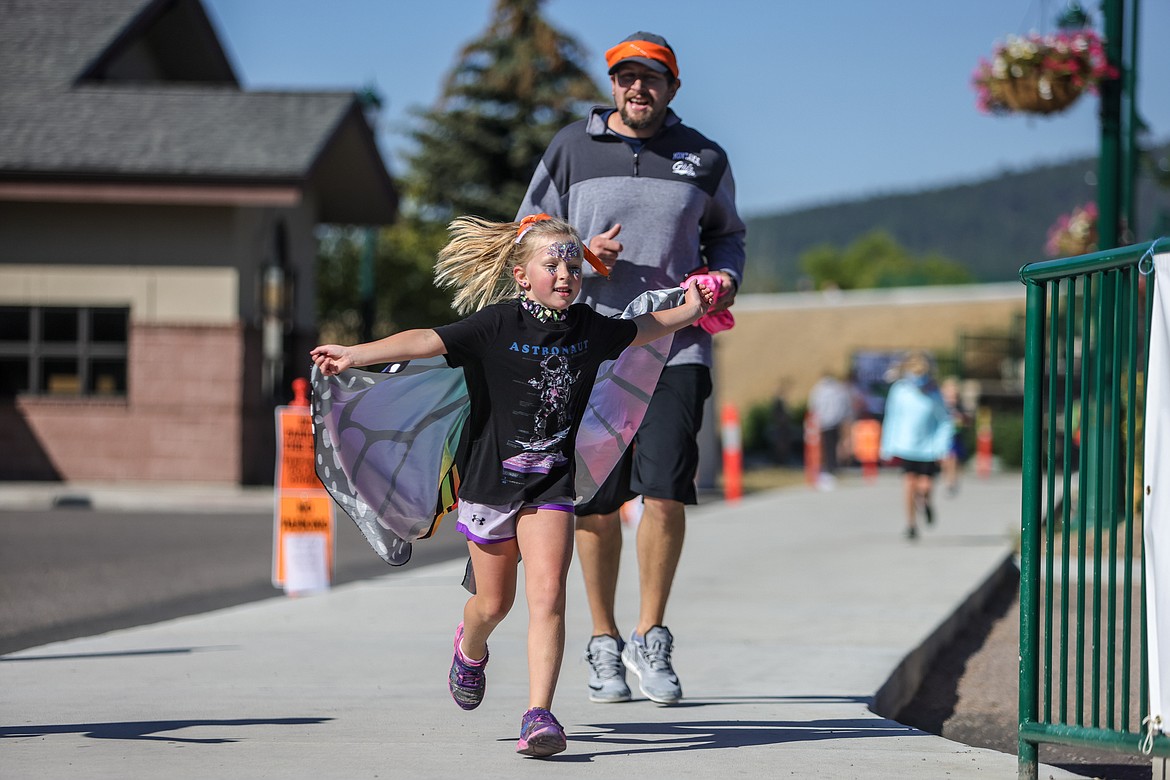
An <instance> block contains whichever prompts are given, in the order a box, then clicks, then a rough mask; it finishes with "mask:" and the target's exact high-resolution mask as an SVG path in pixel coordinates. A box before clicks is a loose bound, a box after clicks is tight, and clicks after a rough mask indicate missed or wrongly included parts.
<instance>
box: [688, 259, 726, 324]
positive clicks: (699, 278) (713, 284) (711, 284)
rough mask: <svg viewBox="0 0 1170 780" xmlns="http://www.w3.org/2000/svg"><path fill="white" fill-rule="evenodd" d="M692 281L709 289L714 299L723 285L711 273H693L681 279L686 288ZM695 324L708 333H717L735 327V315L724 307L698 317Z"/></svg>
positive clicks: (717, 296)
mask: <svg viewBox="0 0 1170 780" xmlns="http://www.w3.org/2000/svg"><path fill="white" fill-rule="evenodd" d="M692 282H696V283H698V284H701V285H703V286H704V287H706V288H707V289H708V290H710V291H711V294H712V295H714V296H715V297H714V300H715V301H718V300H719V292H720V291H721V290H722V289H723V285H722V284H721V283H720V282H719V279H717V278H716V277H714V276H712V275H711V274H703V273H699V274H693V275H691V276H688V277H687V278H686V279H684V280H683V283H682V286H683V287H684V288H686V287H688V286H690V284H691V283H692ZM695 325H697V326H698V327H700V328H702V329H703V330H705V331H707V332H708V333H718V332H719V331H722V330H731V329H732V328H733V327H735V316H734V315H733V314H732V313H731V311H730V310H728V309H724V310H723V311H712V312H708V313H706V314H704V315H703V316H702V317H700V318H699V321H698V322H696V323H695Z"/></svg>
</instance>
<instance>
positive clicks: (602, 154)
mask: <svg viewBox="0 0 1170 780" xmlns="http://www.w3.org/2000/svg"><path fill="white" fill-rule="evenodd" d="M605 58H606V65H607V66H608V68H609V78H610V88H611V91H612V94H613V99H614V104H613V105H612V106H597V107H594V108H593V109H592V110H591V111H590V113H589V116H588V117H587V118H585V119H583V120H581V121H578V122H575V123H573V124H570V125H568V126H567V127H565V128H563V129H562V130H561V131H560V132H558V133H557V135H556V136H555V137H554V138H553V140H552V142H551V143H550V144H549V147H548V149H547V150H546V151H545V154H544V156H543V158H542V159H541V161H540V164H539V165H538V166H537V169H536V172H535V173H534V174H533V178H532V181H531V183H530V184H529V187H528V192H527V194H526V195H525V196H524V200H523V202H522V203H521V205H520V208H519V212H518V213H521V214H526V213H529V212H535V211H541V212H546V213H549V214H552V215H555V216H559V217H562V218H564V219H567V220H568V221H569V222H570V223H571V224H573V225H574V226H576V227H577V228H578V229H580V231H581V233H582V235H585V236H592V238H591V239H590V241H589V246H590V248H591V249H592V250H593V252H594V253H595V254H596V255H597V256H598V257H599V258H601V260H602V261H603V262H604V263H605V264H606V265H607V266H609V267H610V268H611V274H610V275H609V277H608V279H606V278H602V277H601V276H600V275H598V274H593V273H590V272H588V271H587V272H586V276H585V279H584V285H583V289H582V295H581V300H582V301H584V302H585V303H588V304H589V305H590V306H593V307H595V308H596V309H597V310H598V311H599V312H601V313H602V314H609V315H613V314H617V313H619V312H621V311H622V310H623V309H624V308H625V306H626V304H627V303H629V302H630V301H631V300H632V299H634V298H635V297H636V296H638V295H639V294H641V293H643V292H645V291H647V290H651V289H657V288H666V287H670V286H673V285H677V284H679V282H680V281H682V280H683V279H684V278H685V277H686V276H688V275H689V274H692V273H695V272H706V273H707V274H710V275H711V276H713V277H715V279H716V280H718V283H719V287H720V289H719V291H718V293H719V294H718V296H717V297H716V300H715V304H714V306H712V307H711V312H712V313H718V312H720V311H724V310H726V309H727V308H728V307H729V306H731V304H732V302H733V301H734V300H735V293H736V291H737V290H738V288H739V285H740V282H741V281H742V277H743V266H744V235H745V228H744V223H743V220H742V219H740V217H739V214H738V212H737V210H736V206H735V183H734V180H733V179H732V175H731V168H730V166H729V164H728V160H727V155H726V154H725V153H724V151H723V149H721V148H720V147H719V146H718V145H717V144H715V143H714V142H713V141H711V140H710V139H708V138H706V137H705V136H703V135H702V134H700V133H699V132H697V131H695V130H693V129H692V128H690V127H687V126H686V125H684V124H683V123H682V121H681V120H680V119H679V117H678V116H677V115H676V114H675V113H674V112H673V111H672V110H671V109H670V107H669V106H670V103H671V101H672V100H674V98H675V96H676V95H677V94H678V90H679V88H680V87H681V84H682V82H681V81H680V80H679V66H678V61H677V59H676V57H675V53H674V49H672V48H671V46H670V44H669V43H667V41H666V39H665V38H663V37H662V36H660V35H656V34H654V33H649V32H636V33H634V34H632V35H630V36H627V37H626V38H625V39H624V40H622V41H621V42H620V43H618V44H617V45H615V46H614V47H612V48H611V49H609V50H608V51H607V52H606V55H605ZM711 390H712V386H711V334H710V333H709V332H707V331H706V330H705V329H703V328H699V327H692V328H684V329H683V330H681V331H679V332H678V333H676V334H675V336H674V343H673V345H672V347H671V350H670V355H669V360H668V363H667V365H666V368H665V370H664V371H663V372H662V378H661V379H660V380H659V383H658V388H657V390H656V391H655V393H654V396H653V398H652V400H651V402H650V406H649V409H648V410H647V413H646V417H645V419H644V421H643V422H642V426H641V427H640V428H639V430H638V432H637V434H636V436H635V438H634V444H633V446H632V447H630V448H629V450H628V451H627V456H626V458H624V459H623V461H622V462H621V463H620V464H619V465H618V466H617V468H615V469H614V472H613V474H611V476H610V479H608V480H607V481H606V483H605V484H603V485H602V486H601V489H600V490H599V491H598V494H597V496H596V497H595V498H594V499H592V500H591V501H589V502H588V503H587V504H584V505H582V506H579V507H577V515H578V516H577V549H578V557H579V559H580V561H581V570H582V573H583V575H584V578H585V589H586V592H587V594H588V597H589V607H590V613H591V616H592V621H593V637H592V639H591V640H590V641H589V645H588V648H587V650H586V658H587V659H588V661H589V668H590V673H589V698H590V699H591V700H592V701H595V702H618V701H628V700H629V699H630V688H629V686H628V684H627V683H626V669H629V670H632V671H633V672H634V673H635V674H636V675H637V676H638V678H639V687H640V690H641V692H642V694H643V695H644V696H646V697H647V698H649V699H651V700H652V701H655V702H659V703H662V704H674V703H676V702H678V701H679V700H680V699H681V698H682V686H681V684H680V682H679V679H678V676H677V675H676V674H675V671H674V666H673V660H672V653H673V643H674V637H673V635H672V634H671V632H670V630H669V629H668V628H667V627H666V625H665V616H666V605H667V600H668V599H669V596H670V590H671V586H672V584H673V582H674V577H675V573H676V571H677V568H678V563H679V559H680V557H681V555H682V548H683V538H684V535H685V530H686V511H685V506H686V505H687V504H695V503H697V500H698V499H697V495H696V489H695V473H696V470H697V467H698V460H699V447H698V443H697V437H698V432H699V428H700V426H701V424H702V421H703V404H704V402H705V401H706V399H707V397H708V396H709V395H710V394H711ZM638 495H641V496H642V497H643V503H644V506H643V513H642V519H641V521H640V522H639V524H638V530H637V542H636V544H637V553H638V569H639V585H640V594H641V604H640V609H639V612H638V621H637V624H636V625H635V626H634V630H633V632H632V634H631V635H630V640H629V642H623V640H622V638H621V637H622V633H621V631H620V629H619V627H618V624H617V619H616V617H615V594H616V590H617V578H618V568H619V563H620V560H621V548H622V533H621V522H620V519H619V509H620V508H621V506H622V504H623V503H625V502H626V501H628V500H629V499H631V498H633V497H635V496H638ZM623 665H624V667H625V668H623Z"/></svg>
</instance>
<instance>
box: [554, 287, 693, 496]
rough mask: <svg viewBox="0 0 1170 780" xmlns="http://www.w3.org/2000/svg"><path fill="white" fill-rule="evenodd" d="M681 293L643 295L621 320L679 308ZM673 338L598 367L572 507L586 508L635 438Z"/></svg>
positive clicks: (584, 423)
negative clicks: (580, 506) (576, 504)
mask: <svg viewBox="0 0 1170 780" xmlns="http://www.w3.org/2000/svg"><path fill="white" fill-rule="evenodd" d="M685 294H686V293H685V291H684V289H683V288H682V287H675V288H672V289H669V290H651V291H650V292H645V293H642V294H641V295H639V296H638V297H637V298H635V299H634V300H633V301H632V302H630V304H629V305H628V306H627V307H626V309H625V311H623V312H622V318H623V319H633V318H634V317H637V316H639V315H642V314H645V313H647V312H651V311H658V310H659V309H669V308H672V307H674V306H678V305H679V304H681V303H682V301H683V297H684V296H685ZM673 340H674V336H673V335H666V336H663V337H662V338H660V339H657V340H655V341H652V342H650V343H649V344H645V345H643V346H641V347H635V348H633V349H627V350H626V351H624V352H622V354H621V355H619V356H618V359H617V360H607V361H606V362H604V363H602V364H601V368H599V369H598V371H597V381H596V382H595V383H594V385H593V392H592V393H591V394H590V395H589V405H588V407H587V408H586V410H585V416H584V417H583V418H582V419H581V427H580V429H578V431H577V455H576V460H577V465H576V469H577V473H576V477H577V479H576V488H577V496H576V503H578V504H584V503H585V502H586V501H588V500H589V499H591V498H593V496H594V495H596V494H597V490H598V488H599V487H600V486H601V484H602V483H603V482H605V478H606V477H608V476H609V473H610V472H611V471H613V468H614V466H616V465H617V462H618V461H619V460H621V457H622V454H623V453H624V452H625V451H626V448H627V447H629V446H630V443H631V442H632V441H633V440H634V434H635V433H636V432H637V431H638V426H639V425H641V424H642V418H643V417H645V416H646V407H648V406H649V405H650V397H651V396H652V395H654V388H655V386H656V385H657V384H658V378H659V377H660V376H661V375H662V368H663V366H665V365H666V359H667V357H668V356H669V355H670V345H671V343H672V342H673Z"/></svg>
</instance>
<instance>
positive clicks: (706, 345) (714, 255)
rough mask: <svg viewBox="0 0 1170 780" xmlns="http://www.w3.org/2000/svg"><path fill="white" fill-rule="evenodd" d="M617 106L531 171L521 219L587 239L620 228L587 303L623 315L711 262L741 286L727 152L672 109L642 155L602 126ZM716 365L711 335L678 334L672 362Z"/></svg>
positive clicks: (598, 114) (570, 129)
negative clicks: (614, 252) (557, 222)
mask: <svg viewBox="0 0 1170 780" xmlns="http://www.w3.org/2000/svg"><path fill="white" fill-rule="evenodd" d="M613 110H614V109H613V108H612V107H605V106H598V107H595V108H594V109H593V110H592V111H591V112H590V114H589V117H588V118H586V119H582V120H580V121H577V122H574V123H573V124H571V125H568V126H567V127H565V128H563V129H562V130H561V131H560V132H558V133H557V134H556V136H555V137H554V138H553V140H552V143H550V144H549V147H548V149H547V150H546V151H545V153H544V157H543V158H542V159H541V161H540V165H539V166H537V169H536V173H535V174H533V177H532V182H531V184H529V186H528V192H527V194H526V195H525V196H524V201H523V203H522V204H521V205H520V210H519V212H518V214H517V219H519V218H520V217H523V216H525V215H528V214H537V213H540V212H544V213H547V214H550V215H552V216H555V217H560V218H562V219H566V220H568V222H569V224H571V225H572V226H573V227H575V228H576V229H577V231H578V232H579V233H580V234H581V237H582V239H584V240H585V241H588V240H589V239H590V238H592V237H593V236H595V235H597V234H598V233H601V232H603V231H605V230H608V229H609V228H611V227H613V225H614V224H616V223H619V222H620V223H621V226H622V229H621V232H620V233H619V234H618V236H617V240H618V241H620V242H621V243H622V245H623V249H622V253H621V256H620V257H619V258H618V262H617V265H615V266H614V268H613V273H612V274H611V275H610V277H609V278H608V279H606V278H604V277H602V276H600V275H599V274H597V273H596V272H595V271H593V269H592V268H590V267H589V266H588V265H586V267H585V278H584V284H583V288H582V293H581V297H580V298H579V299H578V300H579V301H582V302H584V303H587V304H589V305H590V306H592V307H593V308H595V309H596V310H597V311H599V312H601V313H602V314H605V315H611V316H614V315H618V314H620V313H621V312H622V310H623V309H625V307H626V304H628V303H629V302H630V301H631V300H633V299H634V298H635V297H637V296H638V295H639V294H640V293H642V292H645V291H646V290H654V289H665V288H669V287H675V286H677V285H678V284H679V283H680V282H681V281H682V280H683V277H685V276H686V275H687V274H688V273H690V272H691V271H694V270H695V269H696V268H698V267H700V266H703V265H706V266H707V267H708V269H709V270H712V271H726V272H727V273H729V274H730V275H731V276H732V278H733V279H735V282H736V284H737V285H738V284H739V283H740V282H741V281H742V279H743V265H744V234H745V229H744V224H743V220H741V219H740V217H739V214H738V213H737V212H736V209H735V182H734V180H733V179H732V176H731V167H730V166H729V165H728V162H727V155H726V154H725V153H724V151H723V149H721V148H720V147H719V146H718V145H717V144H715V143H714V142H713V141H711V140H710V139H708V138H706V137H705V136H703V135H702V134H700V133H699V132H697V131H695V130H693V129H691V128H690V127H687V126H686V125H684V124H683V123H682V122H681V121H680V120H679V118H678V116H677V115H676V114H675V113H674V112H673V111H669V110H668V113H667V119H666V123H665V124H664V125H663V128H662V130H660V131H659V132H658V133H657V134H656V135H654V136H653V137H652V138H647V139H645V142H644V143H643V145H642V147H641V149H640V150H638V151H637V152H635V150H634V148H633V147H632V146H631V145H630V144H628V143H627V142H625V141H624V140H622V138H621V137H620V136H618V135H616V134H615V133H613V132H612V131H610V130H609V129H608V128H607V127H606V124H605V119H606V116H607V115H608V114H609V112H611V111H613ZM687 363H692V364H693V363H700V364H703V365H706V366H708V367H710V366H711V336H710V334H708V333H707V332H706V331H704V330H703V329H702V328H699V327H688V328H683V329H682V330H681V331H679V332H678V333H676V334H675V337H674V346H673V347H672V349H671V357H670V365H680V364H687Z"/></svg>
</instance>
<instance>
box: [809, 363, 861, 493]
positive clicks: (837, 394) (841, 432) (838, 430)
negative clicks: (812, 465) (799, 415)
mask: <svg viewBox="0 0 1170 780" xmlns="http://www.w3.org/2000/svg"><path fill="white" fill-rule="evenodd" d="M808 410H809V412H810V413H811V414H812V415H813V420H814V421H815V423H816V425H817V430H818V431H820V436H821V468H820V475H819V476H818V477H817V488H818V489H820V490H832V489H833V487H834V486H835V485H836V482H837V469H838V467H839V465H840V456H841V452H842V451H843V450H844V449H845V447H846V445H847V444H848V442H849V424H850V422H852V419H853V394H852V393H851V392H850V391H849V387H848V386H847V385H846V384H845V383H844V382H842V381H841V380H840V379H838V378H837V377H836V376H835V375H834V374H832V373H825V374H824V375H823V376H822V377H821V378H820V379H818V380H817V383H816V384H815V385H813V387H812V390H810V391H809V394H808Z"/></svg>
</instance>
